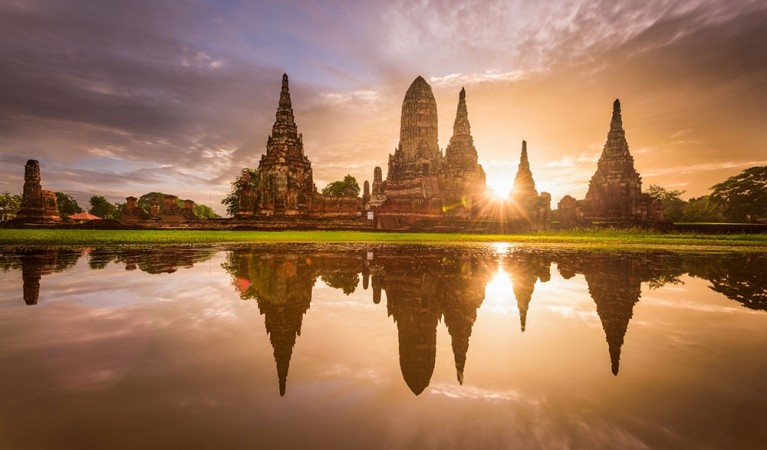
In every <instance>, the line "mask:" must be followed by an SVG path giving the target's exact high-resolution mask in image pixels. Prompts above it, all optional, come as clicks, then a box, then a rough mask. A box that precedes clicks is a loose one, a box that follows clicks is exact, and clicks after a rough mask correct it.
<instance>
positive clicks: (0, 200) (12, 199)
mask: <svg viewBox="0 0 767 450" xmlns="http://www.w3.org/2000/svg"><path fill="white" fill-rule="evenodd" d="M19 208H21V195H17V194H11V193H8V192H3V193H2V194H0V222H5V221H7V220H11V219H13V218H14V217H16V214H18V212H19Z"/></svg>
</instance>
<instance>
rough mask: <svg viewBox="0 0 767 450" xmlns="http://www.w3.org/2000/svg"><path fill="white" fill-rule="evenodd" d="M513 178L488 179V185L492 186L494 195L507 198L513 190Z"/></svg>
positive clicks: (491, 190)
mask: <svg viewBox="0 0 767 450" xmlns="http://www.w3.org/2000/svg"><path fill="white" fill-rule="evenodd" d="M511 186H512V180H511V179H505V178H502V179H488V180H487V187H488V188H490V192H491V193H492V194H493V197H495V198H497V199H499V200H505V199H506V198H508V196H509V192H511Z"/></svg>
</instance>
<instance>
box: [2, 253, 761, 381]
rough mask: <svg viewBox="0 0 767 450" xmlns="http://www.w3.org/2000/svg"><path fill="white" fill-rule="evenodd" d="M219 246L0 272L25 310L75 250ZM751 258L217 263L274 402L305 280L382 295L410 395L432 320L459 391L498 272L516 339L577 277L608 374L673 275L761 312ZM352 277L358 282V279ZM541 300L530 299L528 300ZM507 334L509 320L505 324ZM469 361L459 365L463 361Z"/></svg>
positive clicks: (429, 356) (5, 264)
mask: <svg viewBox="0 0 767 450" xmlns="http://www.w3.org/2000/svg"><path fill="white" fill-rule="evenodd" d="M219 251H220V250H217V249H210V248H202V249H199V248H198V249H194V248H192V249H190V248H184V249H179V248H176V249H174V248H163V249H158V250H143V249H124V250H117V251H113V250H104V249H90V250H88V251H71V250H70V251H63V250H27V251H19V252H5V253H3V254H2V255H0V269H2V270H3V271H8V270H20V271H21V275H22V281H23V293H22V297H23V300H24V302H25V303H26V304H28V305H35V304H37V303H38V301H39V297H40V290H41V284H42V286H43V289H44V282H43V283H41V280H43V281H44V278H43V277H44V276H47V275H50V274H53V273H55V272H62V271H66V270H67V269H69V268H71V267H73V266H74V265H75V264H77V263H78V260H79V259H80V258H81V257H82V256H83V255H84V254H87V264H88V266H89V267H90V268H91V269H93V270H99V269H103V268H105V267H106V266H107V265H109V264H124V266H125V269H126V270H128V271H131V270H136V269H138V270H141V271H143V272H145V273H148V274H166V273H173V272H174V271H176V270H177V269H178V268H180V267H192V266H193V265H194V264H196V263H199V262H201V261H206V260H209V259H210V258H212V257H213V256H214V255H215V254H216V253H218V252H219ZM764 263H765V257H764V256H760V255H758V254H726V255H681V254H669V253H636V254H612V253H608V254H599V253H589V252H574V251H567V252H562V251H560V252H554V251H541V250H538V251H533V250H524V249H521V250H514V251H510V252H502V254H497V253H496V252H493V251H492V250H489V249H487V248H481V249H480V248H450V247H439V248H429V247H417V248H407V249H405V250H403V248H401V247H397V246H379V247H373V248H365V249H351V250H350V249H349V248H347V247H339V248H333V247H330V248H329V249H322V250H318V249H316V248H314V247H311V246H303V247H302V246H290V247H273V248H237V249H234V250H231V251H227V253H226V262H225V263H224V264H223V268H224V269H225V270H226V271H227V272H228V273H229V274H231V276H232V280H233V284H234V286H235V288H236V289H237V291H238V293H239V296H240V298H242V299H243V300H248V301H250V300H255V302H256V304H257V307H258V311H259V312H260V314H261V315H263V316H264V323H265V328H266V332H267V334H268V336H269V341H270V343H271V346H272V348H273V351H274V362H275V365H276V370H277V378H278V385H279V392H280V394H281V395H285V392H286V387H287V379H288V372H289V367H290V362H291V359H292V357H293V350H294V347H295V345H296V342H297V340H298V337H299V336H300V335H301V327H302V324H303V321H304V316H305V315H306V314H307V312H308V311H309V309H310V306H311V301H312V293H313V290H314V288H315V284H316V283H317V281H318V280H321V281H322V282H323V283H324V284H325V285H327V286H329V287H331V288H334V289H338V290H340V291H342V292H343V293H344V294H351V293H354V292H355V291H357V289H358V288H360V284H361V287H362V289H364V290H365V291H369V292H370V299H371V300H372V302H373V303H374V304H380V303H381V302H382V301H383V297H384V295H382V294H385V299H386V300H385V307H386V313H387V315H388V316H390V317H392V319H393V321H394V323H395V325H396V327H397V336H398V342H399V363H400V368H401V371H402V376H403V379H404V381H405V383H406V384H407V386H408V387H409V388H410V390H411V391H412V392H413V393H415V394H416V395H418V394H420V393H421V392H423V391H424V390H425V389H426V387H427V386H429V383H430V382H431V378H432V374H433V372H434V368H435V361H436V357H437V329H438V325H439V323H440V322H441V321H443V320H444V323H445V326H446V328H447V331H448V334H449V336H450V340H451V347H452V352H453V358H454V362H455V371H456V378H457V381H458V382H459V383H460V384H463V381H464V373H465V371H466V370H467V360H469V359H470V358H467V355H468V354H469V348H470V338H471V334H472V330H474V329H475V327H476V326H481V324H476V323H475V322H476V321H477V313H478V310H479V309H480V308H481V307H482V305H483V302H484V301H485V293H486V288H487V287H488V284H489V283H490V282H491V280H492V279H493V277H494V276H497V274H499V273H500V274H501V276H504V277H508V279H510V281H511V291H512V292H509V293H508V301H512V297H511V296H512V295H513V301H515V302H516V305H517V308H518V312H519V316H518V320H519V325H518V326H519V327H520V329H521V331H522V332H524V331H525V329H526V328H530V327H534V326H535V324H531V323H529V321H528V319H527V317H528V311H529V310H530V308H531V307H535V305H536V304H537V303H533V301H534V293H535V286H536V284H538V283H547V282H548V281H549V280H550V279H551V271H552V265H555V266H556V270H557V272H558V273H559V275H561V277H562V278H563V279H564V280H568V279H571V278H573V277H575V276H576V275H581V276H582V277H583V279H585V282H586V284H587V287H588V293H589V295H590V296H591V298H592V299H593V301H594V303H595V309H596V313H597V315H598V317H599V320H600V322H601V325H602V329H603V330H604V335H605V341H606V344H607V349H608V352H609V356H610V364H611V371H612V373H613V374H615V375H617V374H618V372H619V368H620V359H621V349H622V347H623V344H624V340H625V339H626V337H627V332H628V329H629V323H630V321H631V319H632V317H633V315H634V309H635V306H636V305H637V303H638V302H639V301H640V299H641V294H642V290H643V288H649V289H653V288H658V287H661V286H663V285H666V284H669V283H671V284H674V283H680V277H681V276H682V275H685V274H687V275H689V276H693V277H698V278H702V279H705V280H708V281H709V282H710V283H711V285H710V288H711V289H712V290H714V291H716V292H719V293H721V294H723V295H724V296H726V297H727V298H729V299H732V300H735V301H737V302H739V303H740V304H742V305H743V306H745V307H747V308H750V309H753V310H763V311H764V310H767V281H766V280H765V279H764V277H763V273H762V270H761V268H762V267H764ZM360 282H361V283H360ZM537 301H541V300H537ZM508 325H509V327H510V328H511V327H514V328H516V327H517V325H516V324H514V323H509V324H508ZM469 366H470V365H469Z"/></svg>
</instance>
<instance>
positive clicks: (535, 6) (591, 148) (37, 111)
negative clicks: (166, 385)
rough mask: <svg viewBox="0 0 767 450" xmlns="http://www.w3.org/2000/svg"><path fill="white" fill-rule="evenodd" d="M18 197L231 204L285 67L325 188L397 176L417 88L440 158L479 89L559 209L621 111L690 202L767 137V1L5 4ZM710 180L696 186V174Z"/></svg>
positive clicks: (8, 112)
mask: <svg viewBox="0 0 767 450" xmlns="http://www.w3.org/2000/svg"><path fill="white" fill-rule="evenodd" d="M0 60H2V61H3V64H2V66H1V67H0V86H2V89H0V161H1V162H2V164H1V165H0V176H2V180H1V181H0V190H8V191H11V192H19V191H20V190H21V175H22V170H23V169H22V167H23V163H24V161H25V160H26V159H28V158H36V159H39V160H40V161H41V163H42V169H43V181H44V185H45V187H46V188H48V189H54V190H61V191H67V192H71V193H74V194H76V195H77V197H78V198H79V199H80V200H81V201H87V198H88V197H90V196H91V195H97V194H100V195H107V196H108V197H109V198H110V199H112V200H120V199H122V198H124V197H125V196H126V195H129V194H133V195H137V194H142V193H144V192H148V191H153V190H164V191H169V192H173V193H176V194H179V195H181V196H182V197H188V198H192V199H194V200H196V201H198V202H203V203H206V204H207V203H208V202H212V203H213V206H214V207H216V208H217V209H218V210H219V211H221V210H222V208H221V207H220V205H219V204H218V202H219V200H220V199H221V197H222V196H223V195H225V193H226V192H227V191H228V189H229V182H230V181H232V180H233V179H234V177H235V176H236V174H237V173H238V172H239V170H240V169H241V168H242V167H244V166H256V165H257V164H258V159H259V158H260V155H261V153H263V151H264V149H265V142H266V137H267V135H268V133H269V131H270V128H271V124H272V122H273V120H274V111H275V110H276V104H277V96H278V94H279V81H280V75H281V74H282V72H287V73H288V74H289V75H290V77H291V92H292V94H293V103H294V110H295V113H296V120H297V123H298V126H299V130H300V131H301V132H302V133H303V134H304V139H305V145H306V152H307V154H308V155H309V157H310V158H311V160H312V163H313V168H314V172H315V177H316V181H317V184H318V187H320V188H321V187H322V186H323V185H324V184H325V183H327V182H330V181H333V180H336V179H339V178H341V177H343V176H344V175H345V174H346V173H351V174H352V175H354V176H356V177H357V178H358V179H359V180H360V181H362V180H364V179H366V178H367V179H369V178H371V177H372V170H373V166H375V165H380V166H382V167H384V170H385V164H386V161H387V155H388V153H389V152H391V151H392V149H393V148H394V147H395V146H396V144H397V138H398V127H399V111H400V106H401V101H402V96H403V95H404V92H405V90H406V89H407V86H408V85H409V83H410V82H411V81H412V79H413V78H415V76H416V75H418V74H421V75H423V76H424V77H426V78H427V79H428V80H429V81H430V83H431V84H432V86H433V88H434V91H435V95H436V97H437V102H438V107H439V114H440V142H441V145H443V146H445V145H446V144H447V141H448V140H449V137H450V132H451V126H452V121H453V117H454V114H455V105H456V102H457V93H458V90H459V89H460V87H461V86H465V87H466V88H467V101H468V107H469V117H470V120H471V123H472V132H473V135H474V138H475V142H476V145H477V149H478V150H479V153H480V162H482V163H483V164H484V165H485V168H486V171H487V172H488V175H489V177H491V178H496V179H500V178H511V177H513V175H514V172H515V170H516V162H517V161H518V155H519V153H518V152H519V148H520V141H521V140H522V139H527V140H528V143H529V148H530V158H531V163H532V168H533V174H534V176H535V178H536V182H537V184H538V185H539V187H540V188H542V189H546V190H549V191H550V192H551V193H552V194H553V198H554V201H555V202H556V201H557V200H558V199H559V198H560V197H561V196H562V195H564V194H566V193H570V194H573V195H575V196H582V195H583V194H584V193H585V190H586V185H587V182H588V179H589V177H590V176H591V174H592V173H593V171H594V168H595V167H594V163H593V157H594V155H598V154H599V152H600V151H601V147H602V145H603V143H604V139H605V134H606V132H607V128H608V124H609V117H610V108H611V103H612V100H613V99H614V98H616V97H620V98H621V100H622V103H623V105H624V123H625V126H626V131H627V137H628V140H629V145H630V147H631V150H632V153H633V154H634V157H635V160H636V165H637V168H638V170H639V171H640V173H641V174H642V175H643V176H644V182H645V186H647V185H649V184H650V183H654V184H661V185H667V186H672V185H673V186H683V188H684V189H686V190H687V191H688V194H689V195H700V194H704V193H705V192H706V190H707V188H708V187H709V186H711V185H712V184H714V183H716V182H719V181H721V180H722V179H724V178H726V177H727V176H731V175H733V174H735V173H737V172H738V171H740V170H741V169H742V168H744V167H747V166H748V165H749V164H751V163H760V164H763V163H764V161H765V159H767V158H765V157H764V156H763V155H764V149H763V147H764V143H765V142H767V130H765V128H764V126H763V123H764V122H765V119H767V117H765V115H766V113H765V109H764V106H763V105H764V104H767V6H766V5H764V3H763V2H758V1H741V2H737V3H736V4H734V3H732V2H727V1H714V0H710V1H697V2H683V3H679V2H674V1H666V0H655V1H645V2H639V1H636V2H620V3H615V2H608V1H600V0H581V1H577V0H573V1H567V0H563V1H560V2H557V3H541V2H526V1H516V2H509V1H502V0H498V1H494V0H486V1H477V2H463V1H448V2H430V1H420V2H412V1H409V2H406V1H401V2H385V3H380V2H345V1H337V2H330V1H324V2H309V1H286V2H257V3H254V2H245V1H237V0H234V1H227V2H218V1H212V0H210V1H206V0H196V1H189V2H173V1H149V0H133V1H127V2H117V1H105V0H101V1H99V0H72V1H67V2H60V1H55V0H28V1H5V2H3V3H2V4H0ZM696 167H700V168H701V169H700V170H693V169H694V168H696Z"/></svg>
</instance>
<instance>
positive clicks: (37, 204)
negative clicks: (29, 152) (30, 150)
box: [14, 159, 61, 223]
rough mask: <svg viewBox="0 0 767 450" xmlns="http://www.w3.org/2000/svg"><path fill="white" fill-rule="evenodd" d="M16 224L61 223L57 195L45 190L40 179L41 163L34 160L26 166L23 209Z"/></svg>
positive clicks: (22, 197)
mask: <svg viewBox="0 0 767 450" xmlns="http://www.w3.org/2000/svg"><path fill="white" fill-rule="evenodd" d="M14 222H17V223H34V222H61V217H60V216H59V208H58V204H57V202H56V194H55V193H54V192H52V191H46V190H44V189H43V187H42V184H41V177H40V163H39V162H37V161H36V160H34V159H30V160H29V161H27V164H26V165H25V166H24V188H23V191H22V194H21V208H20V209H19V212H18V213H17V214H16V218H15V219H14Z"/></svg>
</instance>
